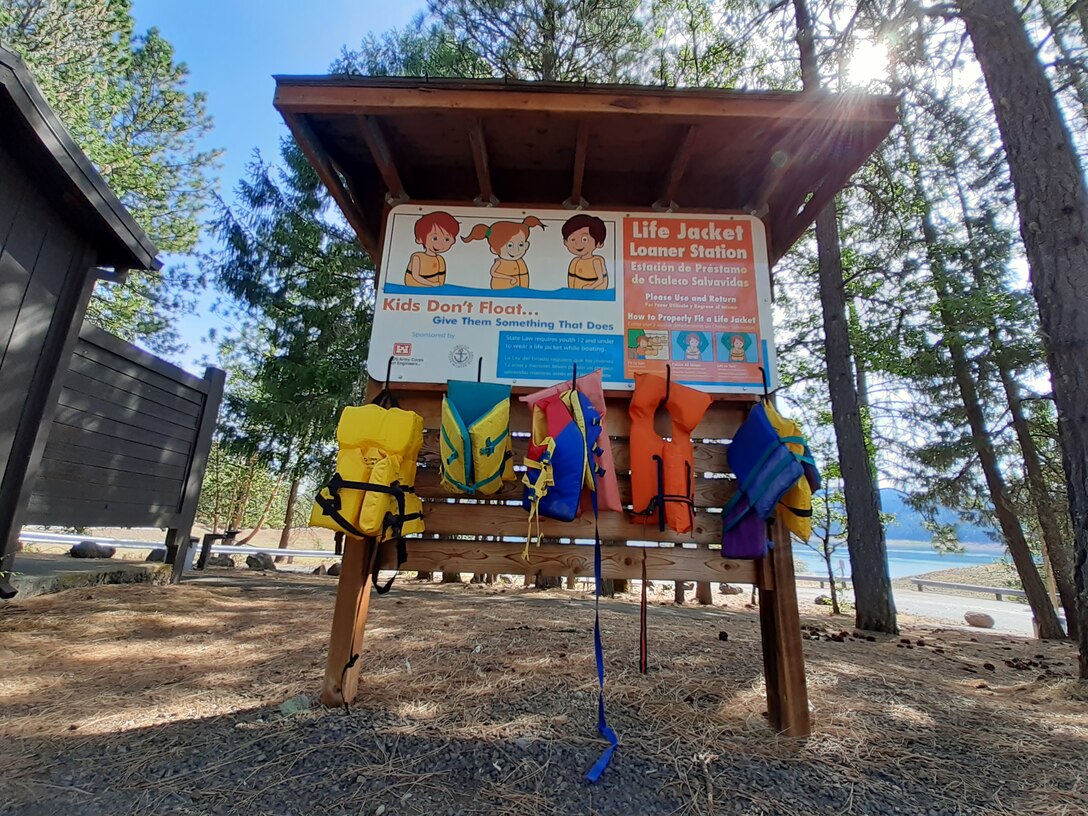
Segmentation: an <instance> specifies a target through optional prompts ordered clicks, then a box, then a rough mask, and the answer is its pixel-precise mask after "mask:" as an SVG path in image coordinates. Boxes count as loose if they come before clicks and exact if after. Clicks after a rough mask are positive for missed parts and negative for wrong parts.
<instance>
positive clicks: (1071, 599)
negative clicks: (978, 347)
mask: <svg viewBox="0 0 1088 816" xmlns="http://www.w3.org/2000/svg"><path fill="white" fill-rule="evenodd" d="M953 175H954V176H955V181H956V195H957V197H958V198H959V202H960V212H961V214H962V216H963V223H964V224H965V226H966V228H967V238H968V240H969V241H970V242H971V245H972V246H973V245H974V240H975V235H974V229H973V228H972V226H971V219H970V208H969V206H968V203H967V194H966V192H965V191H964V189H963V183H962V181H961V179H960V177H959V174H958V173H956V172H955V171H953ZM968 261H969V263H970V266H971V273H972V277H973V278H974V280H975V285H976V286H977V287H979V288H980V289H981V288H982V287H983V286H985V284H986V281H985V274H984V270H983V269H982V268H981V266H980V264H979V259H978V257H977V256H976V255H975V253H974V252H973V251H972V252H970V253H969V254H968ZM988 337H989V341H990V350H991V352H992V353H993V356H994V358H995V360H996V364H997V370H998V375H999V376H1000V378H1001V387H1002V389H1003V390H1004V392H1005V400H1006V402H1007V403H1008V406H1009V415H1010V416H1011V417H1012V427H1013V430H1014V431H1015V432H1016V439H1017V442H1018V443H1019V444H1020V453H1021V455H1022V456H1023V459H1024V471H1025V473H1026V474H1027V482H1028V492H1029V494H1030V495H1031V503H1032V504H1033V505H1034V507H1035V516H1036V518H1037V519H1038V521H1039V529H1040V530H1041V531H1042V534H1043V546H1044V547H1045V555H1046V558H1045V559H1044V561H1047V562H1049V566H1050V574H1051V577H1052V578H1053V580H1054V583H1055V585H1056V586H1057V590H1058V596H1059V598H1061V604H1062V608H1063V609H1064V610H1065V620H1066V623H1067V624H1068V631H1069V636H1070V637H1072V638H1076V637H1077V612H1076V609H1077V590H1076V583H1075V581H1074V577H1073V547H1072V543H1071V542H1068V543H1067V542H1066V541H1064V540H1063V536H1062V531H1061V525H1060V524H1059V523H1058V518H1057V516H1055V507H1054V504H1055V502H1054V497H1053V495H1052V494H1051V492H1050V489H1049V488H1048V487H1047V483H1046V476H1045V475H1044V474H1043V465H1042V460H1041V459H1040V457H1039V449H1038V447H1037V446H1036V444H1035V439H1034V437H1032V435H1031V428H1030V427H1029V426H1028V421H1027V417H1026V416H1025V415H1024V401H1023V399H1022V398H1021V393H1020V383H1019V381H1018V380H1017V379H1016V374H1015V372H1014V371H1013V370H1012V369H1011V368H1010V366H1009V363H1008V360H1007V359H1006V354H1005V347H1004V343H1002V341H1001V333H1000V332H999V331H998V328H997V326H995V325H991V326H990V328H989V330H988ZM1065 509H1066V508H1064V507H1063V508H1061V509H1060V510H1058V511H1057V512H1065Z"/></svg>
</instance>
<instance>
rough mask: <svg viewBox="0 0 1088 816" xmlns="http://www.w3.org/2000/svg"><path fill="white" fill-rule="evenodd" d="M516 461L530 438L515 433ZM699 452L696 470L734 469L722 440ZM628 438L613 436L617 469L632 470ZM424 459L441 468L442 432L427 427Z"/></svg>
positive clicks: (700, 447) (700, 445)
mask: <svg viewBox="0 0 1088 816" xmlns="http://www.w3.org/2000/svg"><path fill="white" fill-rule="evenodd" d="M513 447H514V463H515V464H520V463H521V462H523V461H524V460H525V454H526V452H527V449H528V447H529V438H528V437H526V436H515V437H514V440H513ZM692 448H693V450H694V453H695V472H696V473H732V471H731V470H730V469H729V463H728V461H727V460H726V455H725V452H726V450H727V449H728V445H723V444H721V443H719V442H695V443H693V445H692ZM628 453H629V452H628V449H627V440H626V439H624V438H621V437H616V438H613V439H612V457H613V462H614V463H615V466H616V473H630V472H631V457H630V456H629V455H628ZM420 462H422V463H423V464H424V465H426V466H427V467H434V468H437V467H438V466H439V464H440V460H439V441H438V433H437V432H435V431H427V433H426V434H425V435H424V437H423V448H422V450H421V451H420Z"/></svg>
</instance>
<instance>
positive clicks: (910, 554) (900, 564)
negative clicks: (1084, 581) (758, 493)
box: [793, 542, 1003, 578]
mask: <svg viewBox="0 0 1088 816" xmlns="http://www.w3.org/2000/svg"><path fill="white" fill-rule="evenodd" d="M1002 552H1003V551H1002V549H1001V548H1000V547H998V546H996V545H995V546H994V547H993V548H992V549H986V550H973V551H970V552H963V553H939V552H937V551H936V550H933V549H930V548H926V547H904V546H902V545H901V544H898V543H897V542H890V543H889V546H888V571H889V572H890V574H891V577H892V578H906V577H908V576H911V575H921V574H922V573H923V572H935V571H936V570H946V569H956V568H957V567H981V566H985V565H986V564H992V563H994V562H995V561H999V560H1001V556H1002ZM793 554H794V557H795V558H796V559H797V560H798V561H803V562H804V563H805V564H806V566H807V569H806V573H807V574H808V575H823V573H824V564H823V560H822V559H821V558H820V556H819V555H817V554H816V553H814V552H812V551H811V550H809V549H807V548H805V547H802V546H798V545H797V544H794V546H793ZM831 563H832V564H833V565H834V567H835V574H836V575H838V576H843V575H845V576H847V577H849V575H850V557H849V555H848V554H847V551H846V543H845V542H843V544H842V545H841V546H840V547H839V549H838V550H837V551H836V553H835V555H834V556H832V560H831Z"/></svg>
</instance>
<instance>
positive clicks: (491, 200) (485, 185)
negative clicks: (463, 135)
mask: <svg viewBox="0 0 1088 816" xmlns="http://www.w3.org/2000/svg"><path fill="white" fill-rule="evenodd" d="M468 141H469V144H470V145H471V146H472V163H473V164H474V165H475V166H476V182H477V183H478V184H479V185H480V196H479V198H478V199H477V200H476V203H477V204H483V205H486V206H491V207H494V206H495V205H496V204H498V203H499V199H498V198H496V196H495V190H494V188H493V187H492V186H491V162H490V160H489V159H488V155H487V138H486V137H485V136H484V123H483V122H482V121H481V120H480V119H473V120H472V126H471V127H470V128H469V129H468Z"/></svg>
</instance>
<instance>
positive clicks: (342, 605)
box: [321, 538, 396, 706]
mask: <svg viewBox="0 0 1088 816" xmlns="http://www.w3.org/2000/svg"><path fill="white" fill-rule="evenodd" d="M375 549H376V548H375V545H374V539H372V538H364V539H358V538H348V539H347V540H346V541H345V542H344V559H343V561H342V562H341V565H340V580H339V583H338V584H337V587H336V605H335V606H334V607H333V613H332V635H331V636H330V637H329V657H328V660H327V662H326V664H325V684H324V686H323V687H322V689H321V702H322V704H324V705H327V706H338V705H343V704H344V703H345V702H346V703H350V702H352V701H353V700H354V699H355V694H356V692H357V691H358V689H359V659H358V658H356V659H355V661H354V662H352V659H351V658H352V655H357V654H359V653H360V651H361V650H362V647H363V632H364V630H365V629H366V616H367V612H368V611H369V610H370V586H371V584H372V583H373V582H372V581H371V577H370V575H371V569H370V565H371V564H372V563H373V561H372V559H373V558H374V555H375ZM395 563H396V562H395V561H394V564H395ZM349 663H351V664H352V665H351V666H350V667H349V665H348V664H349Z"/></svg>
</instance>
